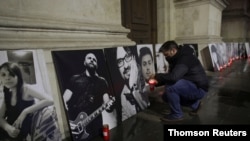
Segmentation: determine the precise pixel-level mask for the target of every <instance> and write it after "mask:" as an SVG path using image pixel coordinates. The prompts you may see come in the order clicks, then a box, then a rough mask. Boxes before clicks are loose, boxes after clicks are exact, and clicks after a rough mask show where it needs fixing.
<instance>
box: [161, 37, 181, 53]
mask: <svg viewBox="0 0 250 141" xmlns="http://www.w3.org/2000/svg"><path fill="white" fill-rule="evenodd" d="M172 48H176V49H178V44H177V43H176V42H175V41H174V40H170V41H167V42H165V43H164V44H163V45H162V46H161V47H160V49H159V52H164V51H168V50H170V49H172Z"/></svg>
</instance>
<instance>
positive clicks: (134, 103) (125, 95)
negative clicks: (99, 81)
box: [116, 46, 149, 121]
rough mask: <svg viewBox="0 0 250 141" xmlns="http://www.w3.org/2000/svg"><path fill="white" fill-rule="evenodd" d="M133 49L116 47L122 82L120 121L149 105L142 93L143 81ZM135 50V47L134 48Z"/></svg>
mask: <svg viewBox="0 0 250 141" xmlns="http://www.w3.org/2000/svg"><path fill="white" fill-rule="evenodd" d="M132 48H133V47H132V46H130V47H117V50H116V63H117V67H118V70H119V72H120V76H121V77H122V79H123V80H124V86H123V88H122V90H121V95H120V96H121V106H122V110H121V111H122V121H124V120H126V119H127V118H129V117H131V116H133V115H135V114H136V113H138V112H139V111H141V110H143V109H145V108H146V107H147V105H148V103H149V101H148V97H147V95H146V94H145V93H144V92H143V88H144V87H145V81H144V78H143V75H142V71H141V68H140V66H139V64H138V63H137V58H136V56H137V55H136V54H135V53H136V50H135V52H133V51H132V50H131V49H132ZM134 48H135V47H134Z"/></svg>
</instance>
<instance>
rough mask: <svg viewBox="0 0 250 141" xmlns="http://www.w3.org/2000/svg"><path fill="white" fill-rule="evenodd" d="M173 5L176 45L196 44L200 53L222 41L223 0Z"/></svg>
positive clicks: (193, 0)
mask: <svg viewBox="0 0 250 141" xmlns="http://www.w3.org/2000/svg"><path fill="white" fill-rule="evenodd" d="M174 4H175V21H176V38H175V40H176V41H177V42H178V43H198V47H199V53H200V52H201V50H203V49H204V48H205V47H206V46H207V44H208V43H211V42H221V41H222V38H221V18H222V10H223V9H224V8H225V7H226V5H225V3H224V1H223V0H174ZM199 59H200V60H201V61H202V59H201V55H200V56H199ZM202 63H203V62H202Z"/></svg>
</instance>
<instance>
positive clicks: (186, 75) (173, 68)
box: [155, 46, 208, 91]
mask: <svg viewBox="0 0 250 141" xmlns="http://www.w3.org/2000/svg"><path fill="white" fill-rule="evenodd" d="M193 52H194V50H193V49H192V48H191V47H189V46H179V48H178V51H177V53H176V54H175V55H174V56H173V57H172V58H170V59H167V61H168V63H169V72H168V73H157V74H156V75H155V79H156V80H157V81H158V84H157V85H156V86H160V85H172V84H174V83H175V82H177V81H178V80H180V79H186V80H189V81H191V82H193V83H194V84H196V86H197V87H198V88H202V89H203V90H205V91H208V78H207V76H206V73H205V70H204V68H203V66H202V65H201V63H200V61H199V60H198V58H197V57H196V56H195V55H194V54H193Z"/></svg>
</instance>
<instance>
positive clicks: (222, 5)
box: [174, 0, 227, 11]
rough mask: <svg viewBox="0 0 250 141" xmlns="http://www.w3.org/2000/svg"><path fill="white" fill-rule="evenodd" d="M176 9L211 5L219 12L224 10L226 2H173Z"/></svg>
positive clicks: (179, 0) (180, 0)
mask: <svg viewBox="0 0 250 141" xmlns="http://www.w3.org/2000/svg"><path fill="white" fill-rule="evenodd" d="M174 3H175V7H176V8H183V7H194V6H199V5H204V4H211V5H213V6H215V7H217V8H218V9H220V10H221V11H222V10H223V9H224V8H226V4H227V1H226V0H174Z"/></svg>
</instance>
